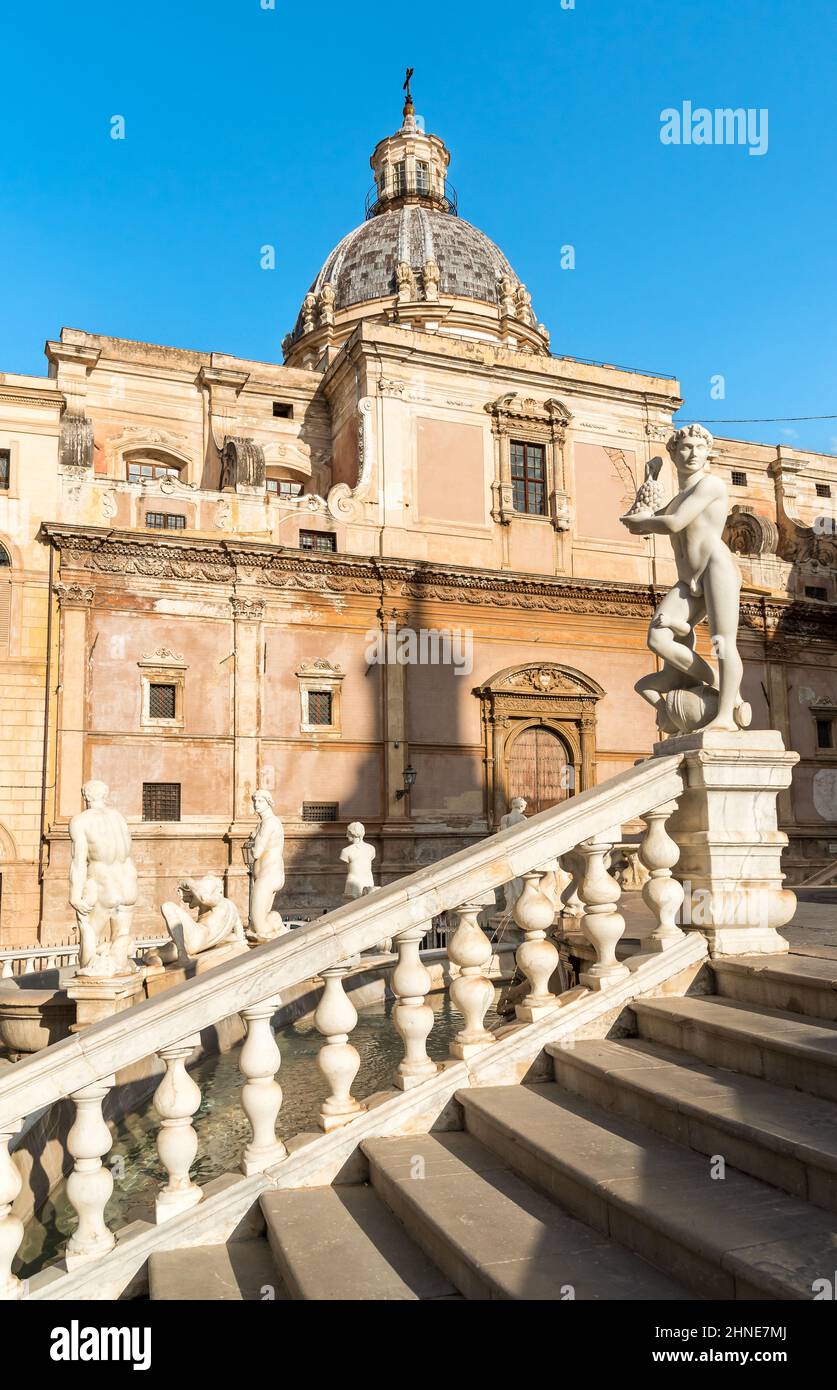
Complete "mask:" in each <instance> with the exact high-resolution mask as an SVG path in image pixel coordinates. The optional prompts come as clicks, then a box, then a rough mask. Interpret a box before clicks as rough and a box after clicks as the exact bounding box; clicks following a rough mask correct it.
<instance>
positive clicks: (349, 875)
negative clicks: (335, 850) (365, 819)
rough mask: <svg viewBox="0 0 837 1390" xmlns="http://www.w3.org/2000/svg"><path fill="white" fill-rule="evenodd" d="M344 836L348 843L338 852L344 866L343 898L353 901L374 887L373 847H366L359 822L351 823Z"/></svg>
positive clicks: (363, 830) (363, 833) (364, 832)
mask: <svg viewBox="0 0 837 1390" xmlns="http://www.w3.org/2000/svg"><path fill="white" fill-rule="evenodd" d="M346 834H347V835H348V838H349V843H348V844H347V845H346V847H345V849H342V850H341V851H340V859H341V862H342V863H343V864H345V865H346V886H345V888H344V889H343V897H344V898H350V899H352V900H354V899H355V898H362V897H363V895H364V893H370V892H371V891H372V889H373V888H374V887H375V880H374V878H373V877H372V860H373V859H374V858H375V846H374V845H368V844H367V843H366V841H365V840H364V838H363V837H364V835H365V834H366V831H365V829H364V827H363V826H362V825H361V823H360V821H359V820H354V821H352V823H351V825H350V826H349V827H348V829H347V831H346Z"/></svg>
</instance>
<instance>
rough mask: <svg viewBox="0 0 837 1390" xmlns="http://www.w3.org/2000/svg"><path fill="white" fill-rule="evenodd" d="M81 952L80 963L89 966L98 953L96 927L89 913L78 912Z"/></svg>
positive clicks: (79, 955)
mask: <svg viewBox="0 0 837 1390" xmlns="http://www.w3.org/2000/svg"><path fill="white" fill-rule="evenodd" d="M76 916H77V921H78V937H79V953H78V963H79V965H80V966H87V965H89V964H90V962H91V960H92V959H93V957H94V956H95V954H96V928H95V926H94V925H93V922H92V921H91V919H90V914H89V913H81V912H79V913H77V914H76Z"/></svg>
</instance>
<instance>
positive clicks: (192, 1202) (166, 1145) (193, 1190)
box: [154, 1034, 203, 1226]
mask: <svg viewBox="0 0 837 1390" xmlns="http://www.w3.org/2000/svg"><path fill="white" fill-rule="evenodd" d="M199 1046H200V1036H199V1035H198V1034H194V1035H193V1036H192V1037H189V1038H183V1039H182V1040H181V1041H180V1042H177V1043H172V1044H171V1045H170V1046H169V1047H161V1048H160V1052H159V1056H160V1057H161V1058H162V1060H163V1062H165V1065H166V1072H165V1075H164V1077H163V1079H162V1081H161V1082H160V1084H159V1086H158V1087H157V1090H156V1091H155V1092H154V1108H155V1110H156V1111H157V1114H158V1115H159V1116H160V1119H161V1121H162V1123H161V1125H160V1132H159V1134H158V1135H157V1153H158V1154H159V1156H160V1162H161V1163H162V1165H163V1167H164V1168H165V1170H166V1172H167V1173H168V1176H169V1180H168V1182H167V1184H166V1186H165V1187H164V1188H162V1189H161V1190H160V1192H158V1194H157V1201H156V1203H155V1212H154V1215H155V1220H156V1222H157V1225H158V1226H159V1225H160V1224H161V1222H163V1221H168V1220H169V1218H170V1217H172V1216H177V1214H178V1213H179V1212H181V1211H186V1210H187V1209H188V1208H189V1207H194V1206H196V1205H197V1203H198V1202H199V1201H200V1200H201V1197H202V1196H203V1193H202V1192H201V1189H200V1188H199V1187H198V1185H197V1183H194V1182H192V1179H191V1176H190V1173H189V1169H190V1168H191V1167H192V1164H193V1163H194V1161H195V1154H196V1153H197V1151H198V1136H197V1134H196V1133H195V1130H194V1126H193V1125H192V1116H193V1115H194V1113H195V1111H196V1110H197V1108H198V1106H199V1105H200V1103H201V1093H200V1087H199V1086H198V1085H197V1084H196V1083H195V1082H194V1081H193V1080H192V1077H191V1076H190V1075H189V1073H188V1072H187V1070H186V1058H187V1057H189V1056H190V1055H191V1054H192V1053H193V1052H194V1050H195V1048H196V1047H199Z"/></svg>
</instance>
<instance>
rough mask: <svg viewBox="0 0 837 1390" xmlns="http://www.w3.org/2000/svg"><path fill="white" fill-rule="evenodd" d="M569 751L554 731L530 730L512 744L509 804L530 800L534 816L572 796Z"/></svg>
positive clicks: (529, 806) (529, 803) (530, 812)
mask: <svg viewBox="0 0 837 1390" xmlns="http://www.w3.org/2000/svg"><path fill="white" fill-rule="evenodd" d="M569 780H570V779H569V777H568V774H567V750H566V748H565V747H564V744H563V742H562V740H561V739H560V738H559V737H558V735H557V734H555V733H553V732H552V730H551V729H545V728H540V727H536V728H533V729H526V730H525V731H524V732H523V733H522V734H519V735H518V737H517V738H516V739H515V741H514V743H513V744H512V750H511V757H510V758H509V801H511V799H512V797H513V796H523V797H525V798H526V802H527V807H526V809H527V811H528V813H529V815H530V816H534V815H537V813H538V811H545V810H546V809H547V807H549V806H555V805H557V803H558V802H559V801H565V800H566V799H567V797H568V796H569V795H570V791H569Z"/></svg>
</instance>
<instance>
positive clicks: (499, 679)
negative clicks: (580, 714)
mask: <svg viewBox="0 0 837 1390" xmlns="http://www.w3.org/2000/svg"><path fill="white" fill-rule="evenodd" d="M479 694H481V695H484V696H487V695H494V696H497V695H512V694H515V695H531V696H544V695H563V696H567V697H569V698H570V699H573V700H579V699H587V700H590V699H593V700H599V699H601V697H602V695H604V690H603V689H602V687H601V686H600V685H599V683H598V681H594V680H593V679H592V677H591V676H586V675H584V674H583V673H582V672H581V671H576V670H574V668H573V667H572V666H561V665H559V664H558V663H557V662H554V661H540V662H534V661H533V662H530V663H527V664H526V665H525V666H509V667H506V669H505V670H504V671H500V672H499V673H498V674H497V675H496V676H493V677H492V678H491V680H490V681H488V682H487V683H486V684H485V685H484V686H481V687H480V690H479Z"/></svg>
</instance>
